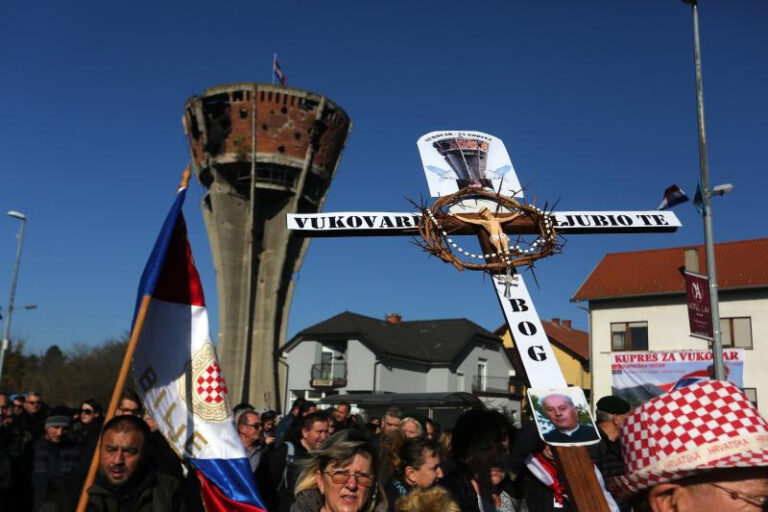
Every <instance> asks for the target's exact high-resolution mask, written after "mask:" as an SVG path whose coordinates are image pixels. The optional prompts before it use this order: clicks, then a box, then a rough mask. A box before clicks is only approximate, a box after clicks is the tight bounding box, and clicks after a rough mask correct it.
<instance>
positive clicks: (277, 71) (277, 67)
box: [272, 54, 288, 85]
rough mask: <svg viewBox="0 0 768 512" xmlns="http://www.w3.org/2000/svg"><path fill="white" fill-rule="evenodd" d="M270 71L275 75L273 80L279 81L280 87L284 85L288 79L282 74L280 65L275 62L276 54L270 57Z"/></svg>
mask: <svg viewBox="0 0 768 512" xmlns="http://www.w3.org/2000/svg"><path fill="white" fill-rule="evenodd" d="M272 71H273V72H274V73H275V78H277V79H278V80H279V81H280V84H281V85H285V81H286V80H287V79H288V77H287V76H285V73H283V68H281V67H280V63H279V62H277V54H274V55H273V56H272Z"/></svg>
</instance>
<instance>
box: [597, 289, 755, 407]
mask: <svg viewBox="0 0 768 512" xmlns="http://www.w3.org/2000/svg"><path fill="white" fill-rule="evenodd" d="M719 298H720V301H719V304H720V317H721V318H730V317H751V320H752V349H751V350H749V349H747V350H745V351H744V387H747V388H757V403H758V408H759V409H760V411H761V413H763V415H765V414H766V413H768V371H766V369H768V290H751V291H738V292H732V291H726V292H720V296H719ZM643 321H647V322H648V350H652V351H661V350H707V349H708V348H709V347H708V343H707V341H706V340H702V339H698V338H693V337H691V336H690V335H689V332H690V331H689V328H688V310H687V307H686V304H685V296H684V295H674V296H668V297H644V298H634V299H626V300H611V301H598V302H591V303H590V360H591V366H592V378H593V395H592V396H593V397H594V398H595V399H599V398H600V397H602V396H605V395H609V394H610V393H611V360H610V358H611V323H615V322H643Z"/></svg>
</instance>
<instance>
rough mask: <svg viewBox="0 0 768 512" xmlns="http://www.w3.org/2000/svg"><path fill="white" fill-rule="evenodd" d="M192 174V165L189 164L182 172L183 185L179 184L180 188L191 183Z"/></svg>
mask: <svg viewBox="0 0 768 512" xmlns="http://www.w3.org/2000/svg"><path fill="white" fill-rule="evenodd" d="M191 175H192V172H191V171H190V166H189V164H187V168H186V169H184V172H183V173H181V185H179V188H187V185H189V177H190V176H191Z"/></svg>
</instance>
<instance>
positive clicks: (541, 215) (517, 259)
mask: <svg viewBox="0 0 768 512" xmlns="http://www.w3.org/2000/svg"><path fill="white" fill-rule="evenodd" d="M470 198H472V199H479V198H482V199H488V200H491V201H492V202H494V203H496V204H497V205H498V208H497V210H498V211H502V212H503V213H505V214H509V215H507V216H506V217H496V215H494V214H485V217H484V218H485V219H486V220H485V221H474V222H472V221H470V222H467V221H466V219H463V218H462V217H461V216H458V215H454V214H451V213H448V211H447V209H448V208H449V207H450V206H452V205H455V204H457V203H459V202H461V201H462V200H465V199H470ZM481 211H482V210H481ZM510 216H511V217H513V218H512V219H510ZM451 217H452V219H450V220H451V223H454V224H455V223H456V222H457V221H458V222H460V223H462V224H470V223H471V224H476V225H478V224H482V223H483V222H485V226H482V225H478V228H477V229H478V231H482V230H485V231H486V232H487V233H489V238H490V241H491V245H492V246H493V247H494V248H493V250H492V251H490V252H487V253H483V254H475V253H473V252H471V251H467V250H465V249H463V248H462V247H461V246H460V245H459V244H458V242H456V240H454V239H453V236H452V231H450V230H449V229H450V228H449V229H446V228H445V227H444V226H443V224H447V223H448V219H449V218H451ZM454 219H455V220H454ZM441 220H442V222H441ZM505 222H514V223H515V224H518V225H520V226H525V227H526V229H525V230H522V231H525V232H526V233H528V232H530V233H531V234H530V235H529V236H535V238H534V239H526V238H524V237H523V234H522V231H521V233H519V234H518V235H517V239H516V240H515V241H514V242H513V241H512V240H511V239H509V237H508V236H507V235H506V234H504V233H502V232H501V231H500V230H501V225H502V224H504V223H505ZM490 224H495V227H496V228H497V229H496V230H495V231H496V234H493V233H491V231H490V230H491V229H492V227H487V226H488V225H490ZM419 234H420V235H421V238H422V242H421V243H418V245H419V246H421V247H422V248H423V249H424V250H426V251H427V252H429V253H430V254H433V255H435V256H437V257H438V258H440V259H441V260H443V261H445V262H447V263H451V264H452V265H453V266H455V267H456V268H457V269H458V270H465V269H469V270H484V271H487V272H491V273H499V272H502V271H504V270H505V269H508V268H510V267H520V266H531V265H533V263H534V262H535V261H536V260H538V259H540V258H545V257H547V256H550V255H552V254H554V253H555V252H558V251H559V250H560V248H561V247H562V245H561V244H559V243H558V239H557V233H556V231H555V228H554V226H553V216H552V215H551V213H550V212H546V211H544V210H542V209H540V208H538V207H536V206H533V205H528V204H524V203H521V202H519V201H517V200H516V199H514V198H511V197H507V196H503V195H500V194H497V193H496V192H490V191H487V190H482V189H477V188H471V187H466V188H463V189H461V190H459V191H458V192H456V193H454V194H450V195H447V196H442V197H440V198H439V199H437V200H436V201H435V202H434V203H433V204H432V206H430V207H429V208H427V207H426V206H422V217H421V223H420V224H419ZM457 254H460V255H463V256H464V257H468V258H470V261H467V260H465V259H463V258H461V257H459V256H458V255H457ZM473 259H476V260H478V261H477V262H473V261H471V260H473Z"/></svg>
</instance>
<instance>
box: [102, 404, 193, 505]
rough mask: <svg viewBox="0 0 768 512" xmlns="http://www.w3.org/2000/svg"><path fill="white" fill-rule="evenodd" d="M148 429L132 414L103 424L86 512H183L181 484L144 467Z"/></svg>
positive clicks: (145, 463) (146, 465) (146, 456)
mask: <svg viewBox="0 0 768 512" xmlns="http://www.w3.org/2000/svg"><path fill="white" fill-rule="evenodd" d="M149 435H150V433H149V428H148V427H147V424H146V423H144V421H143V420H142V419H140V418H137V417H136V416H132V415H123V416H116V417H114V418H112V419H111V420H109V421H108V422H107V423H106V425H104V430H103V432H102V439H101V443H100V445H99V474H98V476H97V477H96V482H95V483H94V484H93V485H92V486H91V487H90V488H89V489H88V507H87V510H88V511H89V512H90V511H94V512H101V511H108V510H135V511H136V512H145V511H146V512H149V511H157V510H162V511H169V512H179V511H183V510H184V509H185V506H184V500H183V496H182V490H181V483H180V482H179V481H178V480H177V479H175V478H173V477H171V476H168V475H166V474H164V473H158V472H157V471H155V469H154V468H153V467H151V465H150V464H147V461H148V453H147V446H148V445H147V444H146V442H147V439H148V438H149Z"/></svg>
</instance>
